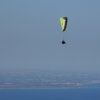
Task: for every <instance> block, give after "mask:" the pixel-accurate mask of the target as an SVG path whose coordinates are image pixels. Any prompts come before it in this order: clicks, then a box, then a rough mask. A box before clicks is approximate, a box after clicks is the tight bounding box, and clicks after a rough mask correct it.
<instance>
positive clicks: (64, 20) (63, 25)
mask: <svg viewBox="0 0 100 100" xmlns="http://www.w3.org/2000/svg"><path fill="white" fill-rule="evenodd" d="M67 22H68V18H67V17H61V18H60V26H61V29H62V32H64V31H65V30H66V27H67ZM62 44H66V42H65V41H64V33H63V41H62Z"/></svg>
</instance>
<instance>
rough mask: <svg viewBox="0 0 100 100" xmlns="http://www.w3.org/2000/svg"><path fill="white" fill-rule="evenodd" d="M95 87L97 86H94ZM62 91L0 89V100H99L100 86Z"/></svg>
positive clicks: (86, 86)
mask: <svg viewBox="0 0 100 100" xmlns="http://www.w3.org/2000/svg"><path fill="white" fill-rule="evenodd" d="M96 85H97V86H96ZM88 86H89V84H87V85H86V84H85V85H84V86H83V87H81V88H64V89H63V88H62V89H59V88H58V89H0V100H100V84H92V85H91V84H90V87H88Z"/></svg>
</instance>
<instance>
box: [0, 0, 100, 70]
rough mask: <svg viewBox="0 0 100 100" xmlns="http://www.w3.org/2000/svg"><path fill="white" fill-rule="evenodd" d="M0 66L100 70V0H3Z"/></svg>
mask: <svg viewBox="0 0 100 100" xmlns="http://www.w3.org/2000/svg"><path fill="white" fill-rule="evenodd" d="M60 17H68V26H67V29H66V31H65V32H64V33H63V32H62V31H61V28H60V23H59V18H60ZM63 34H64V40H65V41H66V44H65V45H63V44H61V42H62V40H63ZM0 68H33V69H45V70H65V71H67V70H73V71H77V70H82V71H100V0H92V1H90V0H58V1H57V0H40V1H38V0H0Z"/></svg>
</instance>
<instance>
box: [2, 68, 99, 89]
mask: <svg viewBox="0 0 100 100" xmlns="http://www.w3.org/2000/svg"><path fill="white" fill-rule="evenodd" d="M88 83H100V74H96V73H95V74H93V73H81V72H80V73H79V72H78V73H76V72H71V73H70V72H66V71H61V72H60V71H46V70H45V71H44V70H33V69H0V88H1V89H2V88H80V87H82V84H88Z"/></svg>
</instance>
